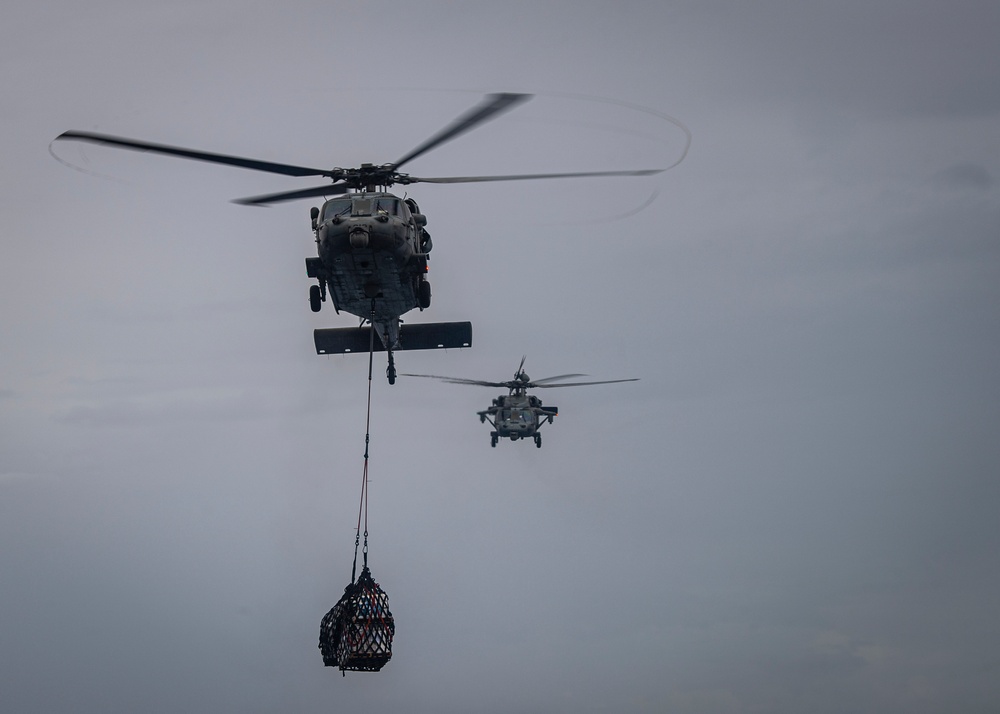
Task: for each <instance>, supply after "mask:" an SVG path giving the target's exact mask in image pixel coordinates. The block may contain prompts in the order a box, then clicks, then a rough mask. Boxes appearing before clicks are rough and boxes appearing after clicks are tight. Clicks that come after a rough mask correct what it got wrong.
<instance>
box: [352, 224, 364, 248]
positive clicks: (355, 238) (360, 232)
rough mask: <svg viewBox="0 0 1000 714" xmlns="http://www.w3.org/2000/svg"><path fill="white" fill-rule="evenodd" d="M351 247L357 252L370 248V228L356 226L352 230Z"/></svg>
mask: <svg viewBox="0 0 1000 714" xmlns="http://www.w3.org/2000/svg"><path fill="white" fill-rule="evenodd" d="M351 247H352V248H354V249H355V250H358V249H361V248H367V247H368V228H367V227H365V226H355V227H354V228H352V229H351Z"/></svg>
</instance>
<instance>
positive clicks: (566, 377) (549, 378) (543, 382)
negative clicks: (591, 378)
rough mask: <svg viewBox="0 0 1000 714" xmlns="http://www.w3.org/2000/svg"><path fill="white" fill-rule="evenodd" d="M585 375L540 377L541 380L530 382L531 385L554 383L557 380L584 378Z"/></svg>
mask: <svg viewBox="0 0 1000 714" xmlns="http://www.w3.org/2000/svg"><path fill="white" fill-rule="evenodd" d="M586 376H587V375H585V374H557V375H556V376H555V377H542V378H541V379H533V380H531V383H532V384H538V385H540V384H545V383H546V382H554V381H556V380H557V379H570V378H571V377H586Z"/></svg>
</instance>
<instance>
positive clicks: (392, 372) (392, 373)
mask: <svg viewBox="0 0 1000 714" xmlns="http://www.w3.org/2000/svg"><path fill="white" fill-rule="evenodd" d="M388 352H389V366H388V367H386V368H385V376H386V377H387V378H388V379H389V384H395V383H396V360H394V359H393V358H392V350H388Z"/></svg>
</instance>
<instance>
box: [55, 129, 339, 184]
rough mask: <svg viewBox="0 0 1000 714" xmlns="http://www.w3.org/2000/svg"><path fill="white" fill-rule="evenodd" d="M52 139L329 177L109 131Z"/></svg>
mask: <svg viewBox="0 0 1000 714" xmlns="http://www.w3.org/2000/svg"><path fill="white" fill-rule="evenodd" d="M55 140H56V141H60V140H63V141H87V142H90V143H92V144H104V145H106V146H114V147H117V148H120V149H131V150H133V151H150V152H152V153H154V154H166V155H167V156H179V157H181V158H184V159H195V160H197V161H207V162H209V163H213V164H225V165H227V166H238V167H240V168H243V169H253V170H254V171H267V172H269V173H272V174H284V175H285V176H331V174H330V172H329V171H328V170H326V169H312V168H309V167H306V166H293V165H291V164H276V163H273V162H270V161H260V160H259V159H246V158H243V157H241V156H229V155H227V154H213V153H209V152H207V151H194V150H193V149H185V148H182V147H179V146H168V145H166V144H153V143H150V142H147V141H136V140H135V139H126V138H124V137H121V136H111V135H110V134H95V133H92V132H89V131H65V132H63V133H62V134H60V135H59V136H57V137H56V139H55Z"/></svg>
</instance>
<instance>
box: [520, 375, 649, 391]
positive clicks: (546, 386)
mask: <svg viewBox="0 0 1000 714" xmlns="http://www.w3.org/2000/svg"><path fill="white" fill-rule="evenodd" d="M638 381H639V378H638V377H633V378H632V379H604V380H601V381H600V382H565V383H563V384H538V383H537V382H532V383H531V384H530V385H528V386H531V387H538V388H539V389H552V388H553V387H584V386H586V385H588V384H618V383H619V382H638Z"/></svg>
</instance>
